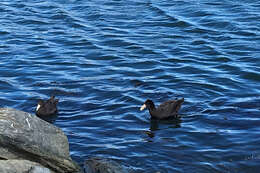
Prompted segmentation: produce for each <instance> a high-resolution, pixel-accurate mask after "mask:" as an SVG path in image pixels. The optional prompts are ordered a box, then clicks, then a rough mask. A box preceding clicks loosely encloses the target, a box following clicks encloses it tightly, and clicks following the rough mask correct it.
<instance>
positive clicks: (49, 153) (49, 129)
mask: <svg viewBox="0 0 260 173" xmlns="http://www.w3.org/2000/svg"><path fill="white" fill-rule="evenodd" d="M0 159H5V160H7V159H19V160H29V161H32V162H36V163H39V164H40V165H42V166H43V167H46V168H49V169H50V170H52V171H54V172H61V173H66V172H78V171H79V169H80V168H79V167H78V165H77V164H76V163H74V162H73V161H72V159H71V158H70V155H69V144H68V139H67V137H66V135H65V134H64V133H63V132H62V130H61V129H59V128H58V127H55V126H54V125H52V124H50V123H48V122H45V121H44V120H41V119H40V118H38V117H37V116H33V115H31V114H29V113H26V112H22V111H18V110H15V109H11V108H0Z"/></svg>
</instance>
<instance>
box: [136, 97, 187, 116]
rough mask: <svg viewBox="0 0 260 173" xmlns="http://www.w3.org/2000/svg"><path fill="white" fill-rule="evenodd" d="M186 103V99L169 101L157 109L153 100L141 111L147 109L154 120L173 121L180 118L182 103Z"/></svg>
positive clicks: (145, 103)
mask: <svg viewBox="0 0 260 173" xmlns="http://www.w3.org/2000/svg"><path fill="white" fill-rule="evenodd" d="M183 102H184V98H182V99H179V100H178V99H176V100H169V101H166V102H164V103H162V104H160V105H159V106H158V107H157V108H156V107H155V105H154V103H153V101H152V100H149V99H148V100H146V101H145V102H144V104H143V106H142V107H141V108H140V110H141V111H142V110H144V109H145V108H147V109H148V110H149V112H150V115H151V118H152V119H159V120H163V119H171V118H178V111H179V109H180V108H181V105H182V103H183Z"/></svg>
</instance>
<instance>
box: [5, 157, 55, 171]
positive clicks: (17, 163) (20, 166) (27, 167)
mask: <svg viewBox="0 0 260 173" xmlns="http://www.w3.org/2000/svg"><path fill="white" fill-rule="evenodd" d="M36 169H37V172H32V171H33V170H36ZM0 172H1V173H18V172H19V173H22V172H26V173H54V172H52V171H51V170H49V169H48V168H43V167H42V166H40V164H39V163H35V162H31V161H28V160H0Z"/></svg>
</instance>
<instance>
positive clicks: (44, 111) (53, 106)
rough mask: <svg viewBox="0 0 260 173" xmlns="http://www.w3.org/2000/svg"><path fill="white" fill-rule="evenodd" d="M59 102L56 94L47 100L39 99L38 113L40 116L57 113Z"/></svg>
mask: <svg viewBox="0 0 260 173" xmlns="http://www.w3.org/2000/svg"><path fill="white" fill-rule="evenodd" d="M58 102H59V99H55V96H51V98H50V99H48V100H46V101H44V100H39V102H38V105H37V108H36V115H37V116H40V117H44V116H53V115H56V114H57V113H58V109H57V103H58Z"/></svg>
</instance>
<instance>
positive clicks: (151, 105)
mask: <svg viewBox="0 0 260 173" xmlns="http://www.w3.org/2000/svg"><path fill="white" fill-rule="evenodd" d="M145 108H147V109H149V110H150V109H155V105H154V103H153V101H152V100H149V99H148V100H146V101H145V102H144V104H143V106H142V107H141V108H140V110H141V111H142V110H144V109H145Z"/></svg>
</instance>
